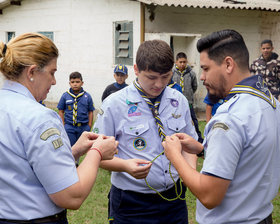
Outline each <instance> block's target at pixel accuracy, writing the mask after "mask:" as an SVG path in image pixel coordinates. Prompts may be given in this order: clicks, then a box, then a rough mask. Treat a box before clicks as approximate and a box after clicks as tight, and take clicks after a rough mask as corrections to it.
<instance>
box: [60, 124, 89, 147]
mask: <svg viewBox="0 0 280 224" xmlns="http://www.w3.org/2000/svg"><path fill="white" fill-rule="evenodd" d="M64 128H65V130H66V132H67V135H68V138H69V140H70V143H71V146H73V145H74V144H75V143H76V141H77V140H78V139H79V138H80V136H81V134H82V133H83V132H84V131H90V126H88V124H84V125H81V126H79V127H78V126H73V125H72V124H67V123H66V124H65V125H64Z"/></svg>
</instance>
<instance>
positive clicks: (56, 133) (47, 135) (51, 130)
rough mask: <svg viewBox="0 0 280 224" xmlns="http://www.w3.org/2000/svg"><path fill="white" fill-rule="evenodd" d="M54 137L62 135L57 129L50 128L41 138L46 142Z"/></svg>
mask: <svg viewBox="0 0 280 224" xmlns="http://www.w3.org/2000/svg"><path fill="white" fill-rule="evenodd" d="M53 135H60V131H59V130H58V129H56V128H49V129H48V130H46V131H44V132H43V133H42V134H41V136H40V138H41V139H42V140H44V141H46V140H47V139H48V138H49V137H51V136H53Z"/></svg>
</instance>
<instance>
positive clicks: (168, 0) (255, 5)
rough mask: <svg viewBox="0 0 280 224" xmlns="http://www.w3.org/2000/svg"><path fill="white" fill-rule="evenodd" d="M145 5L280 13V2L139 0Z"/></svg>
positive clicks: (252, 0) (258, 0) (275, 0)
mask: <svg viewBox="0 0 280 224" xmlns="http://www.w3.org/2000/svg"><path fill="white" fill-rule="evenodd" d="M137 1H138V2H142V3H145V4H149V5H150V4H154V5H160V6H163V5H167V6H176V7H177V6H181V7H194V8H218V9H220V8H225V9H226V8H228V9H247V10H264V11H280V0H137Z"/></svg>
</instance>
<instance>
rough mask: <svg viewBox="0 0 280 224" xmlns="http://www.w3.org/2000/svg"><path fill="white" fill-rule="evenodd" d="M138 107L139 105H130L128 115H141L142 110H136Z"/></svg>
mask: <svg viewBox="0 0 280 224" xmlns="http://www.w3.org/2000/svg"><path fill="white" fill-rule="evenodd" d="M137 108H138V107H137V106H136V105H134V106H132V107H130V108H129V109H128V116H129V117H132V116H140V115H141V112H136V110H137Z"/></svg>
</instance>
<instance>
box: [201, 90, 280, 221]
mask: <svg viewBox="0 0 280 224" xmlns="http://www.w3.org/2000/svg"><path fill="white" fill-rule="evenodd" d="M276 106H277V108H276V109H274V108H273V107H272V106H271V105H270V104H269V103H267V102H266V101H265V100H263V99H261V98H259V97H256V96H252V95H249V94H237V95H235V96H234V97H232V98H231V99H230V100H229V101H228V102H226V103H224V104H223V105H221V106H220V107H219V110H217V113H216V115H215V116H214V117H213V118H212V119H211V120H210V122H209V123H208V124H207V126H206V128H205V134H204V135H205V140H204V147H205V151H206V158H205V160H204V163H203V168H202V172H203V173H209V174H212V175H215V176H218V177H221V178H224V179H228V180H230V181H231V183H230V185H229V187H228V190H227V192H226V194H225V197H224V199H223V201H222V203H221V204H220V205H219V206H217V207H216V208H213V209H211V210H208V209H207V208H205V207H204V206H203V205H202V204H201V203H200V202H199V200H197V212H196V218H197V221H198V223H201V224H217V223H219V224H223V223H232V224H233V223H234V224H237V223H238V224H240V223H246V224H256V223H258V222H260V221H261V220H263V219H264V218H266V217H267V216H268V215H269V214H271V212H272V210H273V205H272V203H271V201H272V199H273V198H274V197H275V196H276V195H277V193H278V188H279V184H280V175H279V173H280V162H279V161H280V138H279V136H280V105H279V102H278V101H277V102H276Z"/></svg>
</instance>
